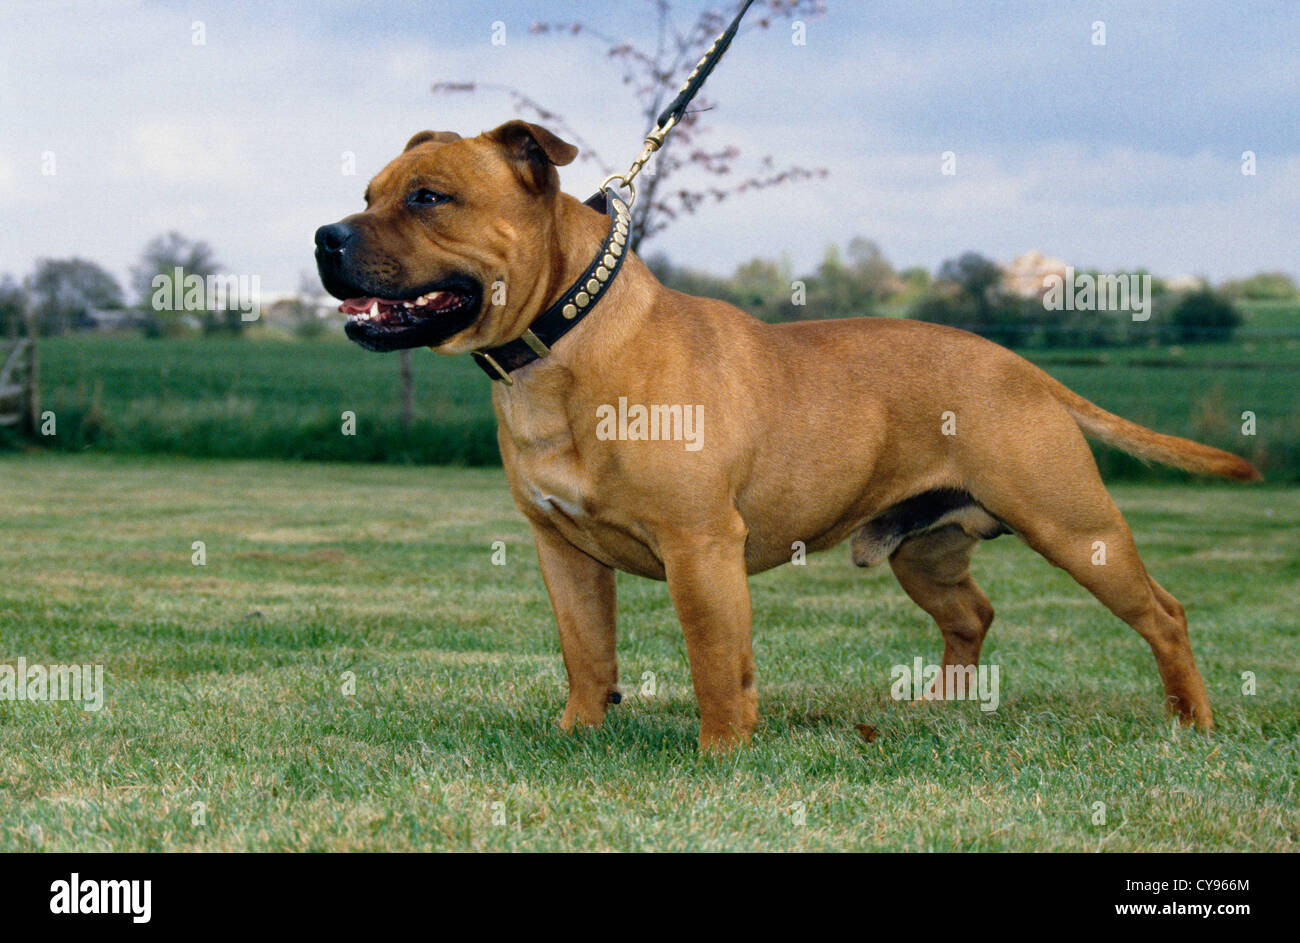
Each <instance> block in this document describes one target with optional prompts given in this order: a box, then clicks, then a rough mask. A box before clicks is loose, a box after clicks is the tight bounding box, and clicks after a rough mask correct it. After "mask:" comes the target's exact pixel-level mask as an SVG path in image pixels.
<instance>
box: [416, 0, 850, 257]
mask: <svg viewBox="0 0 1300 943" xmlns="http://www.w3.org/2000/svg"><path fill="white" fill-rule="evenodd" d="M645 2H646V6H648V7H650V10H651V16H652V17H653V20H654V23H655V31H654V41H653V43H644V42H641V43H639V42H635V41H632V40H630V39H628V38H626V37H619V36H616V35H613V33H611V32H610V31H609V30H608V29H607V28H602V27H601V26H598V25H595V24H592V23H588V22H585V21H573V22H565V23H545V22H536V23H533V24H532V26H531V27H530V30H529V32H530V33H531V34H532V35H534V36H553V37H578V38H581V39H584V40H587V41H589V42H590V43H591V44H592V45H593V46H595V47H597V48H599V49H601V50H602V51H603V58H604V60H605V61H608V62H611V63H613V64H614V66H615V68H617V69H618V71H619V79H620V83H621V84H622V86H623V87H625V88H626V89H627V90H628V92H629V94H630V96H631V98H632V100H633V102H634V107H635V108H636V110H637V113H638V114H640V115H641V118H642V121H643V125H644V128H645V132H646V133H649V132H650V130H651V129H653V128H654V126H655V121H656V119H657V118H658V116H659V114H660V113H661V112H662V111H663V109H664V107H665V106H666V105H667V104H668V102H669V101H671V100H672V98H673V96H674V95H676V94H677V90H678V89H679V88H680V87H681V83H682V81H683V80H684V79H685V77H686V75H687V74H688V73H689V72H690V70H691V69H692V68H694V66H695V64H696V63H697V62H698V61H699V59H700V57H701V56H702V55H703V54H704V51H705V50H706V49H707V48H708V47H709V44H710V43H712V42H713V40H714V38H715V37H716V36H717V35H718V33H720V32H721V31H722V30H723V29H725V28H726V26H727V24H728V23H729V22H730V20H731V17H732V16H733V15H734V14H735V10H734V5H728V6H727V7H726V8H721V9H711V10H704V11H702V12H700V13H699V14H697V15H696V16H695V17H694V19H692V20H690V21H689V22H683V21H681V20H679V19H678V17H677V16H675V15H674V14H675V7H674V4H673V3H672V0H645ZM825 11H826V3H825V0H768V2H766V3H758V4H755V6H754V9H753V11H752V13H751V16H750V18H749V19H748V20H746V21H745V23H744V24H743V26H742V28H741V33H742V34H744V33H746V32H752V31H754V30H765V29H769V28H771V27H772V26H773V25H774V24H776V23H778V22H785V21H794V20H796V19H812V18H816V17H818V16H821V15H822V14H824V13H825ZM755 14H758V15H755ZM479 91H492V92H498V93H504V94H505V95H507V96H508V97H509V99H510V102H511V104H512V105H513V106H514V109H515V111H516V112H518V113H519V114H522V115H527V116H529V117H530V118H531V119H535V120H537V121H538V122H540V123H544V124H546V125H547V126H548V127H549V128H551V129H552V130H554V131H555V132H556V133H557V134H560V135H561V136H562V137H565V138H566V139H568V140H569V141H572V142H573V143H574V144H576V145H577V146H578V148H579V152H580V159H584V160H588V161H592V162H594V163H595V164H596V165H597V166H598V167H599V168H600V170H601V172H602V173H603V174H606V175H608V174H612V173H615V172H617V171H619V170H622V169H624V168H625V167H626V166H627V164H628V163H630V162H631V160H632V158H633V157H635V156H636V153H637V152H638V151H639V150H640V142H639V141H632V142H629V143H628V151H627V155H626V157H625V158H619V159H616V160H615V161H614V162H613V163H611V162H610V161H609V160H608V159H606V158H605V157H603V156H602V155H601V154H599V153H598V152H597V151H596V149H595V148H593V147H592V146H591V145H590V144H589V143H587V142H586V141H584V140H583V138H582V136H581V135H580V134H578V133H577V132H576V131H575V130H574V128H573V125H572V124H571V123H570V122H568V121H567V120H566V119H565V118H564V117H563V116H562V115H560V114H559V113H558V112H556V111H554V110H553V109H550V108H548V107H546V106H545V105H543V104H542V103H541V102H538V101H537V100H535V99H533V98H532V97H530V96H529V95H527V94H526V93H524V92H523V91H521V90H519V89H518V88H515V87H513V86H508V85H502V84H498V83H493V82H438V83H436V84H435V85H434V86H433V92H434V94H438V95H445V94H458V93H461V94H463V93H468V94H474V93H476V92H479ZM712 107H713V106H712V105H711V104H710V102H709V101H708V100H707V99H706V98H705V97H704V96H703V95H700V96H699V97H697V98H696V99H695V103H694V107H692V108H691V110H690V111H688V112H687V113H686V116H685V117H684V118H683V119H682V121H681V122H680V123H679V124H678V125H677V126H676V127H675V128H674V129H673V132H672V134H670V135H669V137H668V140H667V142H666V143H665V144H664V146H663V147H662V148H661V149H660V150H659V152H658V153H657V154H656V155H655V157H654V160H653V163H652V165H651V168H650V169H649V171H648V172H647V173H646V174H643V175H642V176H641V177H640V178H639V179H638V181H637V188H638V191H639V193H638V198H637V202H636V206H635V208H634V211H633V218H634V219H633V231H632V248H633V249H639V248H640V247H641V246H642V245H643V244H644V243H645V242H646V240H648V239H650V238H651V237H653V236H655V235H657V234H658V233H661V232H663V231H664V230H665V229H667V228H668V227H669V226H670V225H671V224H672V223H673V222H674V221H675V220H677V219H680V218H681V217H682V216H686V215H689V214H691V213H694V212H695V211H696V210H697V209H698V208H699V207H700V206H702V205H704V204H706V203H709V202H714V203H716V202H720V201H722V200H724V199H726V198H727V197H728V196H738V195H741V194H745V193H750V192H754V191H757V190H762V189H767V188H770V187H777V186H783V185H785V184H789V183H795V182H798V181H801V180H809V179H814V178H819V177H825V176H826V174H827V171H826V169H825V168H820V167H816V168H814V167H801V166H789V167H785V168H783V169H777V167H776V165H775V160H774V159H773V157H772V156H771V155H765V156H764V157H762V158H760V159H759V160H758V161H757V167H756V168H754V169H748V170H747V169H746V161H745V160H744V155H743V154H742V153H741V150H740V148H738V147H736V146H735V145H721V146H715V147H706V146H704V144H703V143H702V142H701V141H700V136H701V135H704V134H707V133H708V132H709V131H710V129H709V128H708V126H707V124H706V121H705V118H704V116H705V115H706V114H707V113H708V112H709V111H710V110H711V109H712ZM684 176H690V177H691V178H692V182H691V183H690V184H676V181H675V179H674V178H681V177H684ZM701 176H703V178H704V180H703V181H702V182H696V181H699V180H700V177H701Z"/></svg>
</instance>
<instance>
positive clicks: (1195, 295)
mask: <svg viewBox="0 0 1300 943" xmlns="http://www.w3.org/2000/svg"><path fill="white" fill-rule="evenodd" d="M1241 322H1242V317H1241V312H1239V311H1238V310H1237V309H1236V307H1235V306H1234V305H1233V303H1232V302H1231V301H1229V300H1228V299H1226V298H1224V297H1222V296H1221V295H1218V294H1216V293H1215V292H1213V291H1210V290H1209V289H1208V288H1207V289H1203V290H1201V291H1197V292H1192V293H1191V294H1189V295H1186V296H1184V297H1183V299H1182V300H1181V301H1179V302H1178V304H1176V305H1175V306H1174V308H1173V310H1172V311H1171V312H1170V313H1169V324H1170V332H1169V335H1168V339H1170V340H1175V341H1177V342H1179V343H1183V344H1190V343H1196V342H1197V341H1229V340H1232V335H1233V332H1234V331H1236V329H1237V328H1238V327H1240V326H1241Z"/></svg>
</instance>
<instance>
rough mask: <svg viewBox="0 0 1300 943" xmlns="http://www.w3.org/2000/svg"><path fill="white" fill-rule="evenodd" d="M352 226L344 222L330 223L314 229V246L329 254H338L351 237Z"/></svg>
mask: <svg viewBox="0 0 1300 943" xmlns="http://www.w3.org/2000/svg"><path fill="white" fill-rule="evenodd" d="M352 235H353V233H352V227H351V226H349V225H347V224H346V223H331V224H330V225H328V226H322V227H321V228H320V229H318V230H316V248H317V249H319V250H320V251H322V252H328V253H329V254H331V255H339V254H341V253H342V252H343V247H344V246H346V245H347V244H348V242H350V241H351V239H352Z"/></svg>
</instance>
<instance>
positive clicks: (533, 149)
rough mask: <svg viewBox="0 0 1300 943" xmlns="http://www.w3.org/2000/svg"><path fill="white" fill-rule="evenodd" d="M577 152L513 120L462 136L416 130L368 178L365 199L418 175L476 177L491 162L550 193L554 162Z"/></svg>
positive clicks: (554, 180) (539, 129)
mask: <svg viewBox="0 0 1300 943" xmlns="http://www.w3.org/2000/svg"><path fill="white" fill-rule="evenodd" d="M449 145H456V146H455V147H450V146H449ZM577 153H578V149H577V148H576V147H574V146H573V145H572V144H569V143H567V142H565V141H562V140H560V138H558V137H556V136H555V135H554V134H552V133H551V132H549V131H547V130H546V129H545V128H542V127H540V126H538V125H535V124H529V123H527V122H524V121H518V120H515V121H507V122H506V123H505V124H503V125H501V126H500V127H497V128H493V129H492V130H491V131H485V132H483V133H482V134H480V135H478V136H477V137H474V138H462V137H461V136H460V135H459V134H457V133H456V132H455V131H421V132H419V133H418V134H416V135H414V136H413V137H412V138H411V139H410V140H409V141H407V142H406V147H405V148H404V149H403V150H402V153H401V154H399V155H398V156H397V157H396V158H395V159H394V160H393V161H391V162H390V163H389V164H388V166H387V167H385V168H384V169H383V170H381V171H380V172H379V173H378V174H377V175H376V176H375V178H374V179H373V180H372V181H371V182H370V186H369V187H367V188H366V201H367V203H369V202H370V201H371V200H373V199H374V198H376V197H377V196H379V195H381V194H386V193H390V192H396V191H399V190H400V189H401V188H403V187H405V186H407V185H409V184H410V183H411V182H412V181H414V180H416V179H420V178H423V177H433V178H436V177H438V176H439V175H442V174H446V175H451V176H464V175H469V176H475V177H481V176H483V175H484V174H486V173H491V170H490V167H491V165H492V164H493V163H497V164H498V166H500V167H503V168H508V169H509V170H510V171H511V172H513V173H514V174H515V175H516V177H517V178H518V180H519V182H520V183H522V184H523V186H524V188H525V189H526V190H528V191H530V192H532V193H534V194H551V193H554V192H555V191H556V190H558V188H559V177H558V175H557V174H556V172H555V168H556V167H557V166H563V165H565V164H568V163H570V162H572V161H573V159H574V157H575V156H577ZM434 182H436V181H434Z"/></svg>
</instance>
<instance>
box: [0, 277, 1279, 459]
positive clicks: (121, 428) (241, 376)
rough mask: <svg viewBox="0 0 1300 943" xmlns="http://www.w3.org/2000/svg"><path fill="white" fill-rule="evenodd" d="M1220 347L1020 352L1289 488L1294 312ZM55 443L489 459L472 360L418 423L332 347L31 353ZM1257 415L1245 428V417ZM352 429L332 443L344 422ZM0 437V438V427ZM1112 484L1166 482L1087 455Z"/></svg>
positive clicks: (251, 345) (351, 356)
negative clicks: (37, 361)
mask: <svg viewBox="0 0 1300 943" xmlns="http://www.w3.org/2000/svg"><path fill="white" fill-rule="evenodd" d="M1246 311H1247V314H1248V316H1249V318H1250V320H1249V322H1248V323H1247V325H1246V326H1245V327H1244V328H1243V329H1242V332H1241V337H1240V339H1239V340H1237V341H1236V342H1234V343H1231V344H1206V345H1193V346H1185V347H1181V348H1179V347H1173V348H1170V347H1162V348H1147V347H1137V348H1115V349H1106V350H1097V349H1090V350H1081V351H1075V350H1050V351H1027V352H1026V353H1027V354H1028V355H1029V356H1030V357H1031V359H1034V360H1036V361H1037V362H1039V363H1040V364H1042V365H1043V366H1044V368H1045V369H1047V370H1048V372H1050V373H1052V374H1053V375H1055V376H1056V377H1057V378H1058V379H1060V380H1062V381H1063V382H1065V383H1066V384H1067V385H1069V386H1070V387H1072V388H1073V389H1075V390H1077V391H1078V392H1079V393H1081V394H1082V395H1084V396H1086V397H1088V398H1089V399H1092V400H1094V401H1095V402H1097V403H1098V404H1099V405H1101V406H1103V407H1104V408H1106V409H1109V410H1111V411H1113V412H1117V413H1119V414H1120V415H1122V416H1126V417H1128V418H1130V419H1133V420H1134V421H1136V422H1140V423H1143V424H1144V425H1149V426H1151V427H1153V428H1156V429H1158V430H1160V431H1162V432H1168V433H1172V434H1175V435H1183V436H1190V437H1192V438H1196V439H1200V440H1202V441H1206V442H1209V443H1211V444H1213V445H1217V446H1220V447H1222V448H1227V449H1230V450H1232V451H1235V452H1238V453H1240V454H1243V455H1245V456H1246V457H1247V458H1250V459H1251V460H1252V461H1254V462H1255V463H1256V464H1257V465H1259V466H1260V467H1261V468H1262V469H1263V471H1264V473H1265V475H1267V476H1268V477H1269V478H1270V479H1273V480H1280V481H1300V397H1298V396H1297V389H1300V305H1295V304H1285V303H1265V302H1256V303H1253V304H1251V305H1247V306H1246ZM42 355H43V374H44V380H45V383H44V387H45V393H44V403H43V406H44V407H45V408H46V409H51V410H53V411H54V412H55V414H56V417H57V422H58V435H57V436H55V437H53V438H47V439H43V440H42V445H44V446H45V447H49V448H54V449H63V450H71V451H83V450H86V449H91V450H96V451H110V452H118V453H129V454H173V455H190V456H200V457H217V458H258V457H260V458H291V459H325V460H332V461H367V462H375V461H391V462H404V463H418V464H440V465H448V464H455V465H494V464H497V463H498V462H499V461H500V458H499V456H498V453H497V445H496V427H495V422H494V420H493V417H492V408H491V401H490V385H489V382H488V380H487V378H486V377H485V376H484V375H483V373H482V371H480V370H479V369H478V368H477V367H476V366H474V364H473V363H472V362H471V360H470V359H469V358H468V357H439V356H436V355H433V354H430V353H428V352H427V351H415V352H414V353H413V355H412V365H413V370H414V377H415V386H416V392H417V407H416V419H415V422H414V424H413V425H412V427H411V428H410V429H409V430H403V429H402V428H401V426H400V424H399V422H398V420H397V414H398V364H397V358H396V357H393V356H383V355H378V354H371V353H367V352H365V351H362V350H360V349H359V348H357V347H355V346H353V345H351V344H348V343H346V342H345V341H343V340H341V339H340V338H338V337H333V338H331V339H324V340H318V341H313V342H301V341H291V340H283V339H280V340H276V339H269V338H267V339H253V338H245V339H236V340H232V339H229V338H225V339H222V338H202V337H200V338H190V339H185V340H166V341H163V340H145V339H142V338H136V337H87V336H78V337H67V338H55V339H52V340H49V341H46V342H44V343H43V345H42ZM1247 410H1249V411H1251V412H1254V413H1255V414H1256V417H1257V430H1256V435H1254V436H1244V435H1242V434H1241V418H1240V417H1241V414H1242V412H1244V411H1247ZM345 411H351V412H352V413H354V414H355V415H356V420H357V434H356V435H354V436H346V435H343V434H342V424H343V419H342V416H343V413H344V412H345ZM0 437H3V433H2V432H0ZM1096 452H1097V456H1098V461H1099V462H1100V464H1101V466H1102V469H1103V471H1104V472H1105V473H1106V474H1107V475H1108V476H1109V477H1111V478H1128V479H1151V480H1158V479H1168V478H1170V477H1177V476H1176V475H1173V476H1171V475H1170V474H1168V473H1166V472H1165V471H1163V470H1162V469H1159V468H1153V467H1150V466H1146V465H1143V464H1141V463H1140V462H1137V461H1136V460H1134V459H1131V458H1128V457H1127V456H1124V455H1122V454H1121V453H1119V452H1116V451H1114V450H1112V449H1107V448H1106V447H1104V446H1098V447H1097V449H1096Z"/></svg>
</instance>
